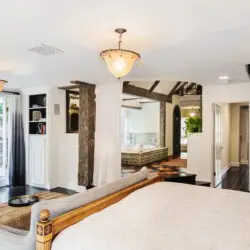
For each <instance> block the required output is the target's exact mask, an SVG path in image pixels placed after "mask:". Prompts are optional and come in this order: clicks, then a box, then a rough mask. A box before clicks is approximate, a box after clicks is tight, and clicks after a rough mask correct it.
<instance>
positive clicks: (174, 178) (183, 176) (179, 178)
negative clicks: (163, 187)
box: [161, 172, 196, 185]
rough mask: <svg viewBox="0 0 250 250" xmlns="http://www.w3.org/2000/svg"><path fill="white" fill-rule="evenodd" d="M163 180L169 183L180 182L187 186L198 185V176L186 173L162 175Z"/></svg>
mask: <svg viewBox="0 0 250 250" xmlns="http://www.w3.org/2000/svg"><path fill="white" fill-rule="evenodd" d="M161 175H162V179H163V180H164V181H169V182H178V183H185V184H191V185H195V184H196V180H195V179H196V174H189V173H185V172H179V173H174V174H170V173H166V172H165V173H162V174H161Z"/></svg>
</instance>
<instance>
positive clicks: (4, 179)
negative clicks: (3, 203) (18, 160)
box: [0, 96, 8, 187]
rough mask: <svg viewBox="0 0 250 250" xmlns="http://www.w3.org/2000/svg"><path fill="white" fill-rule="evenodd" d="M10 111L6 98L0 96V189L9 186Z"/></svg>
mask: <svg viewBox="0 0 250 250" xmlns="http://www.w3.org/2000/svg"><path fill="white" fill-rule="evenodd" d="M7 121H8V111H7V100H6V97H4V96H0V187H1V186H5V185H8V171H7V149H8V145H7V141H8V138H7V137H8V136H7V135H8V130H7V129H8V126H7V123H8V122H7Z"/></svg>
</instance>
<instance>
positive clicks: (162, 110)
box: [160, 102, 166, 148]
mask: <svg viewBox="0 0 250 250" xmlns="http://www.w3.org/2000/svg"><path fill="white" fill-rule="evenodd" d="M165 133H166V103H165V102H160V147H163V148H164V147H165V138H166V136H165Z"/></svg>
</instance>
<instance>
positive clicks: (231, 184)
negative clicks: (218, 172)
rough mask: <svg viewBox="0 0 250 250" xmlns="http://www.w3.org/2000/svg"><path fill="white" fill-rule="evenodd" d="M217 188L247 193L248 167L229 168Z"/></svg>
mask: <svg viewBox="0 0 250 250" xmlns="http://www.w3.org/2000/svg"><path fill="white" fill-rule="evenodd" d="M218 188H222V189H230V190H237V191H243V192H249V167H248V166H247V165H241V166H240V167H231V168H230V169H229V170H228V171H227V173H226V175H225V177H224V178H223V180H222V183H221V184H220V185H219V186H218Z"/></svg>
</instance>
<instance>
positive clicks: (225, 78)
mask: <svg viewBox="0 0 250 250" xmlns="http://www.w3.org/2000/svg"><path fill="white" fill-rule="evenodd" d="M219 80H229V77H228V76H220V77H219Z"/></svg>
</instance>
